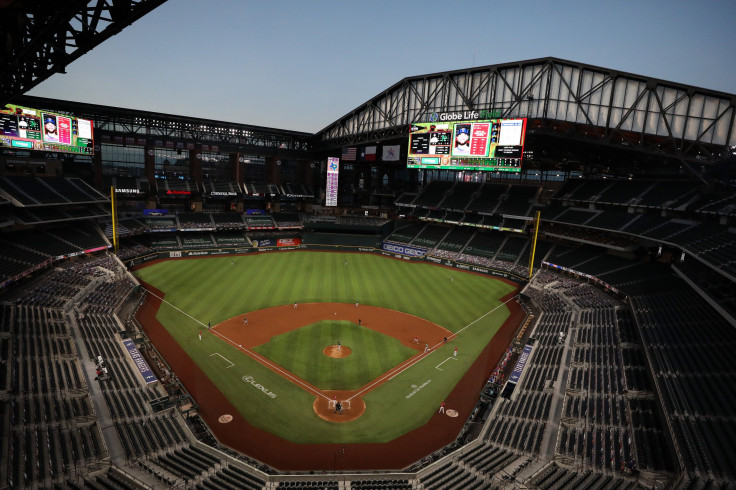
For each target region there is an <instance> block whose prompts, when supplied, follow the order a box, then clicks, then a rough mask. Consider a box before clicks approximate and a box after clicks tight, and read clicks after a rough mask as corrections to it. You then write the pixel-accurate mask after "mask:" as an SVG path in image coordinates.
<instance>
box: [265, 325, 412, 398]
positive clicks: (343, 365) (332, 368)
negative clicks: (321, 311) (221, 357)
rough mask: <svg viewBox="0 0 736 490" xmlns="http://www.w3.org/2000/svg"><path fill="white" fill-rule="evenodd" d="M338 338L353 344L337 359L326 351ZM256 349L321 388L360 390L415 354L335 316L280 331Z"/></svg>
mask: <svg viewBox="0 0 736 490" xmlns="http://www.w3.org/2000/svg"><path fill="white" fill-rule="evenodd" d="M338 340H339V341H340V343H341V344H342V346H343V347H344V348H350V350H351V351H352V353H351V354H350V355H349V356H347V357H344V358H340V359H336V358H331V357H327V356H326V355H325V354H323V349H324V348H325V347H327V346H330V345H336V344H337V342H338ZM253 350H255V351H256V352H258V353H259V354H261V355H263V356H265V357H267V358H269V359H270V360H272V361H273V362H275V363H276V364H278V365H280V366H281V367H283V368H285V369H287V370H289V371H290V372H292V373H293V374H296V375H297V376H299V377H300V378H302V379H304V380H305V381H308V382H309V383H311V384H312V385H314V386H316V387H317V388H319V389H321V390H357V389H358V388H361V387H362V386H364V385H366V384H368V383H369V382H370V381H372V380H373V379H375V378H377V377H378V376H380V375H381V374H383V373H385V372H386V371H388V370H389V369H391V368H393V367H395V366H397V365H398V364H400V363H401V362H403V361H405V360H407V359H409V358H410V357H411V356H412V355H414V354H416V351H415V350H414V349H411V348H409V347H406V346H404V345H402V344H401V342H399V341H398V340H396V339H394V338H392V337H389V336H387V335H383V334H381V333H379V332H376V331H374V330H371V329H369V328H364V327H359V326H358V325H357V324H355V323H353V322H347V321H336V320H326V321H322V322H317V323H314V324H312V325H307V326H304V327H302V328H299V329H296V330H292V331H291V332H287V333H284V334H281V335H277V336H276V337H274V338H272V339H271V340H270V341H269V342H268V343H266V344H263V345H259V346H257V347H255V348H254V349H253Z"/></svg>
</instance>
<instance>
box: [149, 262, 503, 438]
mask: <svg viewBox="0 0 736 490" xmlns="http://www.w3.org/2000/svg"><path fill="white" fill-rule="evenodd" d="M345 260H348V266H345V265H344V262H345ZM235 262H236V263H235V265H230V257H218V258H203V259H187V260H172V261H166V262H160V263H157V264H154V265H152V266H149V267H146V268H144V269H141V270H140V271H138V272H136V274H137V275H138V276H139V277H141V278H142V279H143V280H145V281H146V282H148V283H150V284H152V285H153V286H155V287H156V288H158V289H160V290H162V291H164V292H165V293H166V300H167V301H168V302H171V303H172V304H174V305H175V306H176V307H177V308H179V309H181V310H183V311H184V312H186V313H187V314H188V315H190V316H191V317H193V318H195V319H196V320H197V321H199V322H201V323H204V324H205V325H206V324H207V322H212V324H213V325H214V324H216V323H219V322H221V321H223V320H226V319H228V318H231V317H233V316H236V315H238V314H242V313H244V312H248V311H254V310H257V309H261V308H267V307H272V306H278V305H285V304H293V302H294V301H298V302H300V303H317V302H339V303H354V302H355V301H359V302H360V303H361V304H368V305H374V306H381V307H384V308H390V309H394V310H397V311H402V312H406V313H409V314H412V315H416V316H419V317H421V318H424V319H426V320H429V321H431V322H434V323H437V324H438V325H441V326H442V327H444V328H446V329H448V330H450V331H453V332H457V331H458V330H460V329H462V328H463V327H465V326H466V325H468V324H470V323H472V322H475V323H473V325H472V326H471V327H469V328H467V329H466V330H464V331H463V332H462V333H461V334H460V335H458V337H456V338H455V339H453V340H452V341H451V342H450V343H448V344H447V345H444V346H442V347H441V348H440V349H439V350H437V351H436V352H434V353H433V354H431V355H430V356H428V357H427V358H425V359H424V360H422V361H421V362H419V363H418V364H416V365H415V366H413V367H412V368H411V369H409V370H408V371H406V372H404V373H403V374H401V375H399V376H397V377H396V378H395V379H394V380H392V381H390V382H388V383H385V384H383V385H381V386H379V387H378V388H376V389H375V390H373V391H372V392H370V393H368V394H367V395H366V396H365V400H366V403H367V410H366V413H365V414H364V415H363V416H362V417H360V418H358V419H357V420H355V421H352V422H348V423H341V424H335V423H330V422H327V421H325V420H322V419H321V418H319V417H318V416H317V415H315V414H314V412H313V410H312V403H313V401H314V395H312V394H310V393H308V392H307V391H304V390H302V389H299V388H296V387H295V385H293V384H292V383H291V382H290V381H288V380H286V379H284V378H283V377H282V376H280V375H278V374H276V373H274V372H273V371H272V370H270V369H268V368H266V367H264V366H262V365H261V364H259V363H258V362H256V361H254V360H252V359H251V358H249V357H248V356H246V355H244V354H242V353H241V352H240V351H238V349H236V348H234V347H231V346H230V345H228V344H227V343H225V342H224V341H222V340H221V339H219V338H218V337H216V336H214V335H205V337H204V339H203V340H202V341H201V342H199V341H198V340H197V333H198V331H199V330H200V329H201V327H202V325H201V323H197V321H194V320H192V319H191V318H189V317H188V316H185V315H183V314H182V313H181V312H179V311H178V310H176V309H174V308H172V307H170V306H166V305H162V307H161V309H160V310H159V313H158V319H159V321H161V323H162V324H163V325H164V326H165V327H166V329H167V330H168V331H169V332H170V333H171V335H172V336H173V337H174V338H175V339H176V340H177V342H179V344H180V345H181V346H182V347H183V348H184V350H185V351H186V352H187V354H188V355H189V356H190V357H191V358H192V359H193V360H194V362H196V363H197V364H198V365H199V366H200V367H201V368H202V369H203V371H204V372H205V373H206V374H207V375H208V376H209V377H210V379H212V381H213V382H214V383H215V385H216V386H217V387H218V388H219V389H220V390H221V391H222V392H223V393H224V394H225V395H226V396H227V397H228V398H229V399H230V400H231V402H232V403H233V404H234V405H235V406H236V407H238V409H239V410H240V412H241V413H242V414H243V416H244V417H245V418H246V419H247V420H248V421H249V422H250V423H251V424H253V425H255V426H257V427H259V428H262V429H264V430H268V431H269V432H271V433H273V434H276V435H278V436H280V437H282V438H284V439H288V440H291V441H294V442H298V443H325V442H338V443H350V442H386V441H389V440H392V439H394V438H395V437H398V436H400V435H402V434H403V433H406V432H408V431H411V430H413V429H415V428H418V427H420V426H422V425H424V424H425V423H426V422H427V421H428V420H429V418H430V417H431V416H432V415H433V414H434V412H435V411H436V409H437V407H438V406H439V404H440V403H441V402H442V400H443V399H444V398H445V397H447V395H448V394H449V393H450V391H452V389H453V387H454V386H455V385H456V384H457V382H458V380H459V379H460V378H461V377H462V376H463V375H464V374H465V372H466V371H467V369H468V368H469V367H470V365H471V364H472V363H473V361H475V359H476V358H477V356H478V355H479V354H480V352H481V351H482V350H483V348H484V347H485V346H486V345H487V344H488V342H489V341H490V340H491V339H492V338H493V335H494V334H495V333H496V332H497V331H498V328H499V327H500V326H501V325H502V324H503V322H504V321H505V320H506V318H507V317H508V310H507V309H506V307H505V306H502V307H500V308H498V309H497V310H496V311H494V312H493V313H491V314H488V315H487V316H483V315H486V314H487V313H488V312H490V311H491V310H493V309H494V308H496V307H498V306H499V304H500V302H499V301H498V298H501V297H502V296H504V295H506V294H507V293H509V292H510V291H511V290H512V289H513V288H512V286H510V285H508V284H506V283H503V282H501V281H497V280H495V279H493V278H491V277H484V276H480V275H476V274H469V273H463V272H460V271H457V270H451V269H447V268H444V267H438V266H435V265H432V264H428V263H417V262H402V261H398V260H393V259H388V258H384V257H381V256H377V255H373V254H345V253H334V252H303V251H299V252H277V253H269V254H259V255H255V254H254V255H245V256H240V257H237V258H236V259H235ZM453 276H454V281H451V280H450V278H451V277H453ZM481 317H482V318H481ZM479 318H480V319H479ZM333 342H334V341H333ZM455 347H458V349H459V352H460V355H459V356H458V358H457V359H456V360H449V361H446V360H447V359H448V358H450V357H452V351H453V350H454V348H455ZM214 353H217V354H219V355H213V354H214ZM220 356H222V357H225V358H226V359H228V361H230V362H233V363H234V364H235V366H234V367H232V368H231V369H225V367H226V366H227V363H226V362H225V361H223V359H222V357H220ZM443 360H445V361H446V362H444V364H442V370H439V369H437V368H436V366H437V365H438V364H439V363H440V362H442V361H443ZM243 376H252V377H253V378H254V379H255V380H256V382H257V383H259V384H261V385H263V386H265V387H266V388H268V389H269V390H270V391H272V392H273V393H274V394H276V395H277V396H276V397H275V398H270V397H267V396H265V395H264V394H263V393H261V392H258V391H256V390H255V389H252V387H251V386H250V385H247V384H245V383H244V382H243V380H242V377H243ZM419 386H423V388H421V389H419V390H418V391H416V393H414V394H412V393H413V392H414V391H415V390H416V387H419ZM388 415H390V416H388Z"/></svg>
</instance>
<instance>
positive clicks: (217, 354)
mask: <svg viewBox="0 0 736 490" xmlns="http://www.w3.org/2000/svg"><path fill="white" fill-rule="evenodd" d="M212 356H220V357H222V358H223V359H225V360H226V361H227V362H229V363H230V365H229V366H228V367H226V368H225V369H230V368H231V367H233V366H234V365H235V363H234V362H232V361H231V360H230V359H228V358H227V357H225V356H223V355H222V354H220V353H219V352H215V353H214V354H210V357H212Z"/></svg>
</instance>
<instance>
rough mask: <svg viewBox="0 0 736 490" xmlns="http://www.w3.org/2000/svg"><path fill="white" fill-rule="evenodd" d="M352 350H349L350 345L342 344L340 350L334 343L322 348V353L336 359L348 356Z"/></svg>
mask: <svg viewBox="0 0 736 490" xmlns="http://www.w3.org/2000/svg"><path fill="white" fill-rule="evenodd" d="M352 352H353V351H351V350H350V347H345V346H344V345H343V346H341V347H340V350H338V349H337V346H336V345H328V346H327V347H325V348H324V349H322V353H323V354H324V355H326V356H327V357H334V358H337V359H341V358H343V357H348V356H349V355H350V354H351V353H352Z"/></svg>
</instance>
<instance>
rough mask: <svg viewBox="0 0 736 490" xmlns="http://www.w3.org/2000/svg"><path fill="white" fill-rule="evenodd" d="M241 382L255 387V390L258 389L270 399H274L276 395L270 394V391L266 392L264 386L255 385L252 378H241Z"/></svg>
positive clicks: (266, 389)
mask: <svg viewBox="0 0 736 490" xmlns="http://www.w3.org/2000/svg"><path fill="white" fill-rule="evenodd" d="M243 381H245V382H246V383H250V384H252V385H253V386H255V387H256V388H257V389H259V390H261V391H262V392H263V393H265V394H266V396H270V397H271V398H276V393H274V392H272V391H268V388H266V387H265V386H263V385H260V384H258V383H256V380H255V379H253V376H243Z"/></svg>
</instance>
